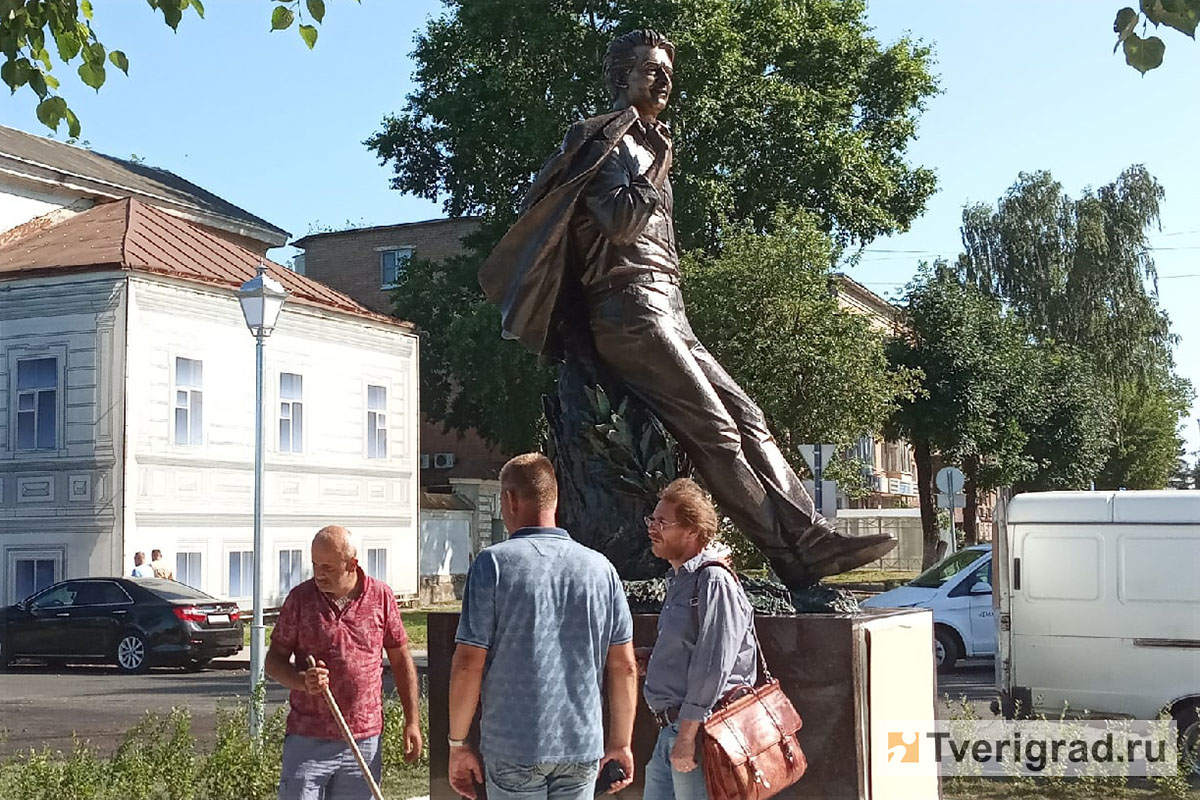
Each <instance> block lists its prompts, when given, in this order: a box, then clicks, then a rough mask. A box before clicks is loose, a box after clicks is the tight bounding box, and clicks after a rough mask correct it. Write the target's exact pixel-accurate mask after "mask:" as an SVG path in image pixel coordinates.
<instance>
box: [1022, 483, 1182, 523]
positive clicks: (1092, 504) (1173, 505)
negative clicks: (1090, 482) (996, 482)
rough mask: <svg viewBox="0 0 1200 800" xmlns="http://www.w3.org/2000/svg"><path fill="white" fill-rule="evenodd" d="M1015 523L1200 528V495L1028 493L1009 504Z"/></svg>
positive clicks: (1158, 493) (1175, 492) (1141, 492)
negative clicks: (1156, 524)
mask: <svg viewBox="0 0 1200 800" xmlns="http://www.w3.org/2000/svg"><path fill="white" fill-rule="evenodd" d="M1007 520H1008V522H1009V524H1013V523H1054V522H1058V523H1088V522H1115V523H1133V524H1155V523H1158V524H1164V523H1175V524H1181V525H1186V524H1192V525H1197V524H1200V491H1136V492H1027V493H1025V494H1019V495H1017V496H1016V497H1014V498H1013V499H1012V500H1010V501H1009V503H1008V513H1007Z"/></svg>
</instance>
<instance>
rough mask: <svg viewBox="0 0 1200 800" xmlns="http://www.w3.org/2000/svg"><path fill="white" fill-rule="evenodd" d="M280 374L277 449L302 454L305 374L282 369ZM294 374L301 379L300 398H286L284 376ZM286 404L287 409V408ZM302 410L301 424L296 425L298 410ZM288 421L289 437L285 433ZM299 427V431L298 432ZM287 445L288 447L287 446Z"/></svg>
mask: <svg viewBox="0 0 1200 800" xmlns="http://www.w3.org/2000/svg"><path fill="white" fill-rule="evenodd" d="M277 375H278V379H279V382H278V387H277V388H278V392H279V417H278V422H279V424H278V425H276V427H275V438H276V449H277V450H278V451H279V452H280V453H295V454H301V453H303V452H304V440H305V438H306V436H305V434H306V433H307V431H306V430H305V424H306V423H305V420H306V419H307V418H306V416H305V414H304V374H303V373H300V372H285V371H282V370H281V371H280V372H279V373H277ZM284 375H293V376H295V377H297V378H299V379H300V396H299V397H298V398H285V397H284V396H283V376H284ZM285 406H286V410H285ZM297 409H299V411H300V424H299V425H296V410H297ZM285 421H286V422H287V423H288V431H289V435H288V437H287V438H285V437H284V435H283V423H284V422H285ZM297 428H299V431H298V432H297ZM297 438H299V440H300V446H299V447H298V448H297V447H296V439H297ZM285 445H286V447H285Z"/></svg>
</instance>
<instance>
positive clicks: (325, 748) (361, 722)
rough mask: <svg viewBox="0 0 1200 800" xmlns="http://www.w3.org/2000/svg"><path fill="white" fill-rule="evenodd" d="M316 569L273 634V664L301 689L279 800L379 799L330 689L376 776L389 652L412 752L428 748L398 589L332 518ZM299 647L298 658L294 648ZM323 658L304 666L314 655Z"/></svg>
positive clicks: (270, 670)
mask: <svg viewBox="0 0 1200 800" xmlns="http://www.w3.org/2000/svg"><path fill="white" fill-rule="evenodd" d="M312 564H313V577H312V578H310V579H308V580H306V581H304V582H303V583H301V584H300V585H299V586H297V587H296V588H294V589H292V590H291V591H290V592H289V593H288V596H287V599H286V600H284V601H283V608H282V609H280V612H279V619H278V620H277V621H276V623H275V629H274V630H273V631H272V633H271V648H270V650H269V651H268V652H267V658H266V671H267V674H268V675H270V676H271V677H272V678H274V679H275V680H277V681H279V682H280V683H282V684H283V685H284V686H286V687H288V688H289V689H291V690H292V693H291V697H290V701H291V712H290V713H289V714H288V718H287V735H286V736H285V737H284V740H283V765H282V769H281V770H280V776H279V800H316V798H321V799H322V800H370V797H371V789H370V787H369V786H368V784H367V781H366V778H365V777H364V776H363V774H362V771H361V770H360V769H359V767H358V763H357V761H356V760H355V758H354V755H353V753H352V752H351V750H350V747H349V746H348V745H347V744H346V742H345V741H344V740H343V739H342V734H341V729H340V728H339V727H338V724H337V722H336V721H335V720H334V718H333V715H332V713H331V712H330V709H329V707H328V706H327V704H326V702H325V700H324V697H323V693H324V690H325V689H326V688H328V689H329V690H330V691H331V692H332V693H333V697H334V699H335V700H336V701H337V704H338V707H339V708H340V709H341V712H342V715H343V716H344V717H345V719H346V724H347V725H348V726H349V727H350V732H351V733H352V734H353V735H354V739H355V742H356V743H357V744H358V749H359V750H360V751H361V753H362V755H363V758H364V759H365V760H366V762H367V766H368V768H369V769H370V770H371V773H372V775H373V776H374V778H375V781H376V783H378V782H379V780H380V777H381V775H380V772H381V769H382V765H383V759H382V754H381V752H380V739H381V738H382V736H381V734H382V733H383V679H382V676H383V653H384V651H386V652H387V657H388V661H389V662H390V663H391V665H392V675H393V677H394V678H395V681H396V691H397V693H398V694H399V695H400V705H401V706H403V708H404V733H403V741H404V758H405V760H406V761H409V762H413V761H416V760H417V759H418V758H420V756H421V745H422V742H421V725H420V710H419V706H418V688H417V669H416V667H415V666H414V665H413V660H412V655H411V654H410V653H409V652H408V634H407V633H405V631H404V624H403V623H402V622H401V621H400V608H399V607H398V606H397V605H396V596H395V595H394V594H393V593H392V590H391V588H389V587H388V585H387V584H386V583H384V582H383V581H379V580H376V579H374V578H372V577H370V576H369V575H367V574H366V573H365V572H363V570H362V568H361V567H359V565H358V549H357V547H356V545H355V543H354V541H353V539H352V537H351V535H350V532H349V531H347V530H346V529H345V528H342V527H340V526H337V525H330V526H328V527H325V528H322V529H321V530H319V531H318V532H317V535H316V536H315V537H314V538H313V542H312ZM293 656H295V663H293V662H292V657H293ZM309 656H312V657H313V658H315V659H316V660H317V666H315V667H312V668H305V667H304V666H301V665H304V664H306V663H307V660H308V657H309Z"/></svg>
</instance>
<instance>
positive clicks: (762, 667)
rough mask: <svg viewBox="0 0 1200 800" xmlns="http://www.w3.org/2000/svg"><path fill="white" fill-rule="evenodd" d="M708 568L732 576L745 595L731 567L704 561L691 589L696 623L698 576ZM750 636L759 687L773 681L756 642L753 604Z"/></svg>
mask: <svg viewBox="0 0 1200 800" xmlns="http://www.w3.org/2000/svg"><path fill="white" fill-rule="evenodd" d="M709 567H720V568H721V569H723V570H725V571H726V572H728V573H729V574H730V575H732V576H733V581H734V583H736V584H737V585H738V588H739V589H741V590H742V594H743V595H745V593H746V590H745V589H744V588H742V581H741V579H740V578H738V575H737V573H736V572H734V571H733V567H731V566H729V565H728V564H726V563H725V562H724V561H716V560H712V561H705V562H704V563H703V564H701V565H700V566H698V567H696V575H697V579H696V583H695V585H694V586H693V588H692V608H694V609H696V617H697V621H698V620H699V616H700V580H699V575H700V572H701V571H703V570H705V569H708V568H709ZM746 601H747V602H749V598H747V600H746ZM750 635H751V636H753V637H754V653H755V655H756V656H757V657H758V673H759V679H758V681H757V682H756V685H761V684H763V683H770V682H771V681H773V680H775V679H774V678H773V677H771V670H770V669H768V668H767V659H766V658H764V657H763V651H762V645H761V644H759V642H758V629H757V628H756V627H755V625H754V604H753V603H751V605H750Z"/></svg>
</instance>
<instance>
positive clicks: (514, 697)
mask: <svg viewBox="0 0 1200 800" xmlns="http://www.w3.org/2000/svg"><path fill="white" fill-rule="evenodd" d="M557 506H558V485H557V482H556V481H555V478H554V468H553V467H552V466H551V464H550V461H549V460H547V458H546V457H545V456H543V455H541V454H538V453H527V454H525V455H520V456H517V457H516V458H514V459H512V460H511V461H509V462H508V463H507V464H505V465H504V468H503V469H502V470H500V513H501V516H502V517H503V518H504V527H505V528H507V529H508V531H509V533H510V538H509V539H508V540H506V541H503V542H500V543H499V544H495V545H492V546H491V547H488V548H487V549H485V550H484V551H483V552H481V553H480V554H479V556H478V557H477V558H476V559H475V563H474V564H472V565H471V572H470V575H469V576H468V578H467V587H466V590H465V593H464V595H463V605H462V615H461V616H460V617H459V625H458V635H457V637H456V640H457V642H458V647H457V648H456V649H455V651H454V661H453V664H452V665H451V668H450V731H449V733H450V785H451V786H452V787H453V788H454V790H455V791H456V792H458V793H459V794H460V795H462V796H464V797H467V798H472V799H473V798H475V797H476V788H475V787H476V784H481V783H485V781H486V785H487V796H488V800H547V798H551V799H552V800H591V798H592V797H593V794H594V787H595V784H596V774H597V770H598V769H599V768H603V766H604V765H605V764H607V763H608V762H610V761H615V762H617V763H618V764H619V765H620V766H621V768H622V769H623V770H624V771H625V775H626V777H625V779H624V780H621V781H618V782H616V783H615V784H613V785H612V787H611V790H612V791H616V790H619V789H623V788H625V787H626V786H628V785H629V783H630V782H632V780H633V754H632V751H631V739H632V736H633V718H634V714H635V712H636V705H637V664H636V661H635V660H634V656H633V644H632V640H633V621H632V617H631V616H630V614H629V606H628V604H627V603H626V601H625V592H624V590H623V588H622V586H621V580H620V578H619V577H618V576H617V571H616V570H615V569H614V568H613V565H612V564H611V563H609V561H608V559H606V558H605V557H604V556H602V555H601V554H600V553H598V552H596V551H595V550H591V549H589V548H587V547H584V546H583V545H581V544H579V543H577V542H575V541H573V540H572V539H571V537H570V536H569V535H567V532H566V531H565V530H563V529H562V528H559V527H556V526H555V510H556V508H557ZM605 686H607V695H608V712H609V720H608V721H609V730H608V740H607V743H606V742H605V736H604V720H603V716H602V713H601V695H602V694H603V692H604V688H605ZM481 703H482V706H483V712H482V718H481V721H480V729H481V734H482V735H481V739H480V748H479V750H480V752H476V751H475V749H474V748H473V747H472V746H471V745H470V744H469V743H468V742H467V736H468V733H469V731H470V729H471V721H472V719H474V717H475V710H476V708H477V707H478V706H479V705H480V704H481ZM480 753H482V761H481V759H480Z"/></svg>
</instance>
